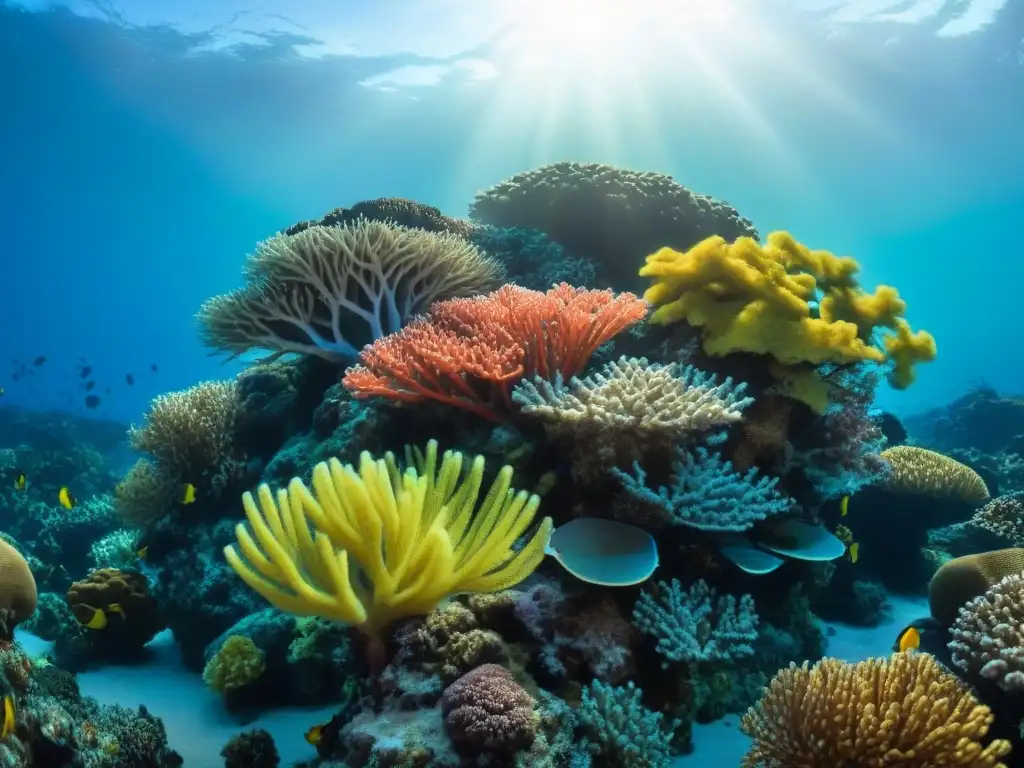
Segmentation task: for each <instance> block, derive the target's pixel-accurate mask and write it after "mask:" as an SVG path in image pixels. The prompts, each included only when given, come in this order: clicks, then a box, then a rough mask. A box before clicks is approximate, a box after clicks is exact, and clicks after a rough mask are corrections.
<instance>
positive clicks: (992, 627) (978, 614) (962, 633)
mask: <svg viewBox="0 0 1024 768" xmlns="http://www.w3.org/2000/svg"><path fill="white" fill-rule="evenodd" d="M950 632H951V635H952V639H951V640H950V641H949V650H950V651H951V654H952V661H953V665H954V666H956V667H957V668H958V669H960V670H962V671H963V672H965V673H967V674H968V675H971V676H974V677H977V678H983V679H985V680H993V681H995V683H996V685H998V686H999V687H1000V688H1002V689H1003V690H1004V691H1008V692H1011V693H1013V692H1020V691H1022V690H1024V575H1022V574H1020V573H1014V574H1011V575H1009V576H1006V577H1004V578H1003V579H1002V580H1000V581H999V582H997V583H996V584H993V585H992V586H991V587H989V589H988V590H987V591H986V592H985V594H984V595H981V596H980V597H976V598H974V599H973V600H971V601H970V602H969V603H967V604H966V605H965V606H964V607H963V608H961V609H960V614H959V616H957V619H956V621H955V622H954V623H953V627H952V629H951V630H950Z"/></svg>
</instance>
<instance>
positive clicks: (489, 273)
mask: <svg viewBox="0 0 1024 768" xmlns="http://www.w3.org/2000/svg"><path fill="white" fill-rule="evenodd" d="M244 273H245V276H246V278H247V279H248V281H249V282H248V284H247V285H245V286H243V287H242V288H239V289H237V290H235V291H233V292H231V293H228V294H224V295H222V296H216V297H214V298H212V299H209V300H208V301H207V302H206V303H204V304H203V306H202V308H201V309H200V310H199V315H198V319H199V325H200V328H201V330H202V334H203V340H204V341H205V343H206V344H208V345H209V346H211V347H213V348H214V349H218V350H223V351H225V352H228V353H230V354H231V355H232V356H238V355H240V354H242V353H244V352H247V351H249V350H251V349H265V350H270V351H271V354H270V355H269V356H268V357H267V358H265V359H266V360H272V359H277V358H279V357H280V356H281V355H284V354H287V353H289V352H295V353H301V354H308V355H317V356H319V357H323V358H325V359H327V360H330V361H332V362H346V361H349V360H352V359H353V358H355V357H356V355H357V354H358V353H359V349H360V348H361V347H362V346H363V345H364V344H367V343H369V342H372V341H373V340H374V339H379V338H381V337H382V336H384V335H386V334H388V333H393V332H395V331H397V330H399V329H400V328H401V327H402V326H403V325H404V324H405V322H406V321H408V320H409V319H410V318H411V317H413V316H414V315H416V314H418V313H420V312H423V311H425V310H426V309H427V308H428V307H429V306H430V305H431V303H432V302H434V301H439V300H441V299H448V298H452V297H455V296H472V295H474V294H477V293H481V292H483V291H486V290H489V289H491V288H494V287H496V286H497V285H499V284H500V283H501V281H502V274H503V273H502V269H501V266H500V265H499V264H498V263H497V262H496V261H494V260H493V259H490V258H488V257H487V256H485V255H483V254H482V253H481V252H480V251H479V250H477V248H476V247H475V246H473V245H471V244H470V243H468V242H466V241H465V240H463V239H462V238H460V237H458V236H456V235H452V234H448V233H443V234H438V233H435V232H426V231H424V230H421V229H410V228H408V227H402V226H398V225H395V224H391V223H388V222H380V221H369V220H367V219H357V220H355V221H351V222H346V223H345V224H344V225H342V226H337V227H323V226H311V227H308V228H305V229H302V230H301V231H298V232H297V233H296V234H293V235H288V234H277V235H275V236H274V237H272V238H270V239H269V240H265V241H263V242H261V243H260V244H259V245H258V246H257V249H256V253H255V254H253V255H252V256H250V257H249V260H248V262H247V263H246V265H245V270H244Z"/></svg>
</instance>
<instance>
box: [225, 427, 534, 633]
mask: <svg viewBox="0 0 1024 768" xmlns="http://www.w3.org/2000/svg"><path fill="white" fill-rule="evenodd" d="M418 459H419V460H418V461H417V462H415V463H416V464H417V466H416V467H409V468H408V469H406V470H405V471H404V473H403V472H402V471H401V470H400V469H399V467H398V464H397V462H396V460H395V458H394V456H393V455H391V454H387V456H386V458H385V459H378V460H375V459H373V457H371V456H370V454H369V453H366V452H364V453H363V454H362V456H360V459H359V469H358V471H357V470H356V469H354V468H353V467H352V466H351V465H342V464H341V463H340V462H339V461H338V460H337V459H332V460H331V461H330V462H323V463H320V464H318V465H317V466H316V467H315V468H314V469H313V491H314V493H310V491H309V489H308V488H306V486H305V485H304V484H303V483H302V481H301V480H299V479H298V478H294V479H293V480H292V481H291V482H290V483H289V485H288V490H287V491H284V490H279V491H278V492H277V499H276V501H275V498H274V495H273V494H272V493H271V491H270V488H269V487H267V486H266V485H261V486H260V487H259V489H258V496H259V507H257V505H256V500H255V499H254V498H253V497H252V495H251V494H249V493H246V494H245V495H244V496H243V497H242V502H243V505H244V506H245V513H246V517H247V518H248V520H249V525H250V526H251V527H252V533H253V535H254V536H255V540H254V539H253V537H252V536H250V534H249V531H248V530H247V529H246V527H245V526H244V525H242V524H239V525H238V526H237V527H236V529H235V534H236V536H237V538H238V548H239V550H241V555H240V554H239V552H238V551H236V549H235V547H233V546H229V547H225V548H224V556H225V557H226V558H227V561H228V563H229V564H230V565H231V567H232V568H233V569H234V570H235V572H236V573H237V574H238V575H239V576H240V577H241V578H242V579H243V581H245V583H246V584H248V585H249V586H250V587H251V588H252V589H254V590H255V591H256V592H258V593H259V594H261V595H262V596H263V597H265V598H266V599H267V600H268V601H270V603H271V604H272V605H274V606H275V607H277V608H279V609H281V610H282V611H286V612H288V613H293V614H296V615H300V616H321V617H323V618H327V619H333V620H336V621H342V622H345V623H346V624H351V625H354V626H357V627H359V629H361V630H362V631H363V632H364V633H365V634H366V635H367V636H369V637H370V638H371V639H374V640H379V639H380V638H379V631H380V630H381V629H383V628H384V627H386V626H387V625H388V624H390V623H391V622H393V621H394V620H396V619H399V618H403V617H406V616H417V615H425V614H427V613H430V611H432V610H433V609H434V608H435V607H436V606H437V605H438V603H439V602H440V601H441V600H443V599H444V598H445V597H448V596H449V595H453V594H456V593H459V592H496V591H498V590H501V589H507V588H509V587H511V586H514V585H515V584H518V583H519V582H520V581H522V580H523V579H525V578H526V577H527V576H529V575H530V574H531V573H532V572H533V571H534V569H536V567H537V566H538V565H539V564H540V562H541V560H542V559H543V558H544V547H545V545H546V544H547V540H548V538H549V536H550V533H551V519H550V518H544V520H543V521H542V522H541V524H540V526H539V528H538V529H537V530H536V531H535V532H534V534H533V535H532V536H531V537H530V538H529V540H528V541H527V542H526V543H525V544H524V545H523V546H522V547H521V548H519V549H518V550H514V549H513V544H514V543H515V542H516V541H517V540H518V539H519V537H520V536H522V535H523V534H524V533H525V532H526V530H527V528H528V527H529V526H530V524H531V523H532V522H533V518H534V515H535V514H536V511H537V506H538V504H539V503H540V499H539V498H538V497H537V496H535V495H530V494H528V493H526V492H525V491H519V492H516V491H515V490H513V489H512V488H511V480H512V468H511V467H509V466H506V467H503V468H502V469H501V470H500V471H499V472H498V476H497V478H496V479H495V480H494V483H493V484H492V485H491V488H490V490H489V491H488V492H487V495H486V496H485V497H484V500H483V502H482V503H481V504H480V506H479V509H478V510H476V507H477V500H478V498H479V495H480V487H481V483H482V480H483V473H484V459H483V457H481V456H478V457H476V459H475V460H473V461H472V463H471V464H470V465H469V468H468V471H467V472H465V473H463V469H464V466H463V456H462V454H461V453H456V452H452V451H448V452H446V453H445V454H444V456H443V457H442V459H441V461H440V466H438V456H437V443H436V442H434V441H431V442H430V443H429V444H428V446H427V450H426V451H425V452H424V453H422V454H420V455H419V456H418ZM463 474H464V476H463ZM314 494H315V495H314ZM474 510H476V511H475V513H474ZM310 524H312V527H313V530H312V531H311V530H310ZM257 542H258V543H257ZM242 555H244V559H243V558H242Z"/></svg>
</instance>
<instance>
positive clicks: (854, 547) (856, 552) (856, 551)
mask: <svg viewBox="0 0 1024 768" xmlns="http://www.w3.org/2000/svg"><path fill="white" fill-rule="evenodd" d="M846 556H847V557H849V558H850V563H851V564H856V562H857V558H858V557H859V556H860V542H857V541H855V542H853V543H852V544H851V545H850V546H849V547H847V549H846Z"/></svg>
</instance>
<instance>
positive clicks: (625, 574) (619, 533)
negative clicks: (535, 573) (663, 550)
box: [545, 517, 658, 587]
mask: <svg viewBox="0 0 1024 768" xmlns="http://www.w3.org/2000/svg"><path fill="white" fill-rule="evenodd" d="M545 551H546V552H547V554H549V555H551V556H552V557H553V558H555V559H556V560H557V561H558V562H559V563H561V565H562V567H563V568H565V570H567V571H568V572H569V573H571V574H572V575H573V576H575V577H576V578H577V579H580V580H581V581H586V582H588V583H590V584H598V585H600V586H604V587H628V586H632V585H634V584H640V583H641V582H644V581H646V580H647V579H648V578H650V576H651V574H652V573H654V569H655V568H657V567H658V547H657V545H656V544H655V543H654V537H652V536H651V534H649V533H648V532H647V531H645V530H643V529H642V528H637V527H635V526H632V525H627V524H626V523H620V522H618V521H616V520H605V519H603V518H598V517H580V518H577V519H576V520H573V521H571V522H569V523H566V524H565V525H563V526H560V527H558V528H556V529H555V530H554V531H552V532H551V537H550V538H549V539H548V544H547V548H546V549H545Z"/></svg>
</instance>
